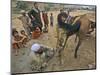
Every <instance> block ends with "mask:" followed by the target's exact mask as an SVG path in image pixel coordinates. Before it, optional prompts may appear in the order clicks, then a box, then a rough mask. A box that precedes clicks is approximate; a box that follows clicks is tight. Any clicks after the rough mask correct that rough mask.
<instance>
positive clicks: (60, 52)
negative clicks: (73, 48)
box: [59, 36, 68, 65]
mask: <svg viewBox="0 0 100 75" xmlns="http://www.w3.org/2000/svg"><path fill="white" fill-rule="evenodd" d="M67 40H68V36H66V38H65V42H64V44H63V46H62V47H61V49H60V50H59V61H60V65H61V64H63V60H62V58H61V57H62V50H64V48H65V46H66V43H67Z"/></svg>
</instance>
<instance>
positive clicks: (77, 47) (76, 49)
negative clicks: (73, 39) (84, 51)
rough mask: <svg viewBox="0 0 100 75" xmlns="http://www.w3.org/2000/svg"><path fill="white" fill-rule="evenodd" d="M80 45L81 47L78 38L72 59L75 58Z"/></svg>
mask: <svg viewBox="0 0 100 75" xmlns="http://www.w3.org/2000/svg"><path fill="white" fill-rule="evenodd" d="M80 45H81V39H80V38H79V41H78V44H77V46H76V48H75V54H74V57H75V58H77V51H78V49H79V47H80Z"/></svg>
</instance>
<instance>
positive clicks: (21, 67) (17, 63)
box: [11, 11, 95, 73]
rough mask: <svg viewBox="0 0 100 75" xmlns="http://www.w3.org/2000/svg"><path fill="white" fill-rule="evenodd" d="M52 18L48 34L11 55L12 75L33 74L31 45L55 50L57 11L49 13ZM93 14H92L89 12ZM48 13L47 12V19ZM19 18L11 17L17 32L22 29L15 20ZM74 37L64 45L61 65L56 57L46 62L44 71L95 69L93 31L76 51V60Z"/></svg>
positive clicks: (31, 41)
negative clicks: (52, 24) (16, 53)
mask: <svg viewBox="0 0 100 75" xmlns="http://www.w3.org/2000/svg"><path fill="white" fill-rule="evenodd" d="M51 12H52V13H53V16H54V26H53V27H50V25H49V32H48V33H43V34H42V35H41V36H40V37H39V38H38V39H31V40H30V41H29V42H28V43H27V48H21V49H20V52H19V54H18V56H15V55H14V53H13V49H12V51H11V52H12V53H11V59H12V60H11V69H12V72H13V73H27V72H34V71H32V70H31V68H30V67H31V65H30V61H31V60H32V59H30V57H29V53H30V51H31V50H30V48H31V45H32V44H33V43H35V42H37V43H40V44H43V45H47V46H49V47H52V48H55V47H56V43H57V38H56V36H57V33H56V25H57V14H58V13H59V12H58V11H51ZM86 12H89V11H81V12H80V11H77V12H71V15H75V16H76V15H78V14H80V15H81V14H84V13H86ZM91 13H93V12H91ZM49 15H50V12H48V17H49ZM16 16H19V15H18V14H16V15H13V16H12V27H14V28H16V29H17V30H18V31H20V30H22V29H23V26H22V23H21V21H20V20H18V19H17V18H16ZM74 39H75V35H73V36H71V37H70V38H69V40H68V42H67V44H66V48H65V50H64V51H63V53H62V59H63V62H64V63H63V64H62V65H59V63H58V62H59V60H58V57H54V58H52V59H51V60H50V61H49V62H48V66H47V67H46V68H45V69H44V71H61V70H76V69H91V68H95V31H94V32H93V33H92V35H91V37H87V38H86V40H84V41H83V43H82V45H81V46H80V48H79V51H78V58H77V59H75V58H74V49H75V46H76V44H77V42H74Z"/></svg>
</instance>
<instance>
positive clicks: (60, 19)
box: [57, 9, 68, 28]
mask: <svg viewBox="0 0 100 75" xmlns="http://www.w3.org/2000/svg"><path fill="white" fill-rule="evenodd" d="M62 16H65V17H66V18H67V16H68V15H67V14H66V13H65V12H64V11H63V10H62V9H61V10H60V13H59V14H58V17H57V21H58V26H59V28H63V27H64V25H62V18H61V17H62Z"/></svg>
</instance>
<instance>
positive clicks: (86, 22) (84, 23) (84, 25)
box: [61, 14, 93, 58]
mask: <svg viewBox="0 0 100 75" xmlns="http://www.w3.org/2000/svg"><path fill="white" fill-rule="evenodd" d="M77 17H78V19H77V20H76V21H75V23H76V22H80V29H79V30H78V31H77V32H69V33H67V34H66V35H67V36H66V38H65V42H64V44H63V46H62V48H61V51H62V50H64V48H65V46H66V42H67V40H68V38H69V37H70V36H72V35H73V34H76V38H75V39H77V37H78V39H79V40H78V44H77V46H76V48H75V53H74V57H75V58H77V52H78V50H79V47H80V45H81V43H82V41H83V40H84V38H85V37H86V34H87V33H88V32H89V29H90V27H91V26H90V25H92V24H93V23H92V22H91V21H90V19H89V18H88V14H84V15H81V16H77ZM77 17H75V18H73V19H74V20H75V19H76V18H77ZM74 20H73V21H74ZM91 23H92V24H91Z"/></svg>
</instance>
